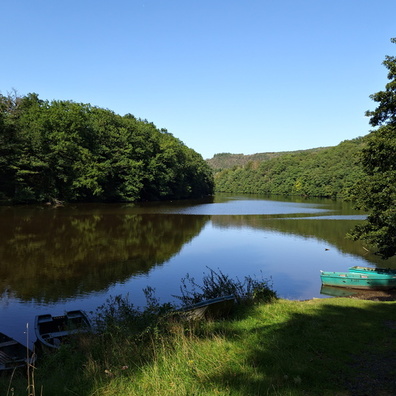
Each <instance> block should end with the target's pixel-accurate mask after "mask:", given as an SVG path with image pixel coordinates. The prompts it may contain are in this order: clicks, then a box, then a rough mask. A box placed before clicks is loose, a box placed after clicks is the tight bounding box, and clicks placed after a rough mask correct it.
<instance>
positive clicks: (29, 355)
mask: <svg viewBox="0 0 396 396" xmlns="http://www.w3.org/2000/svg"><path fill="white" fill-rule="evenodd" d="M34 359H35V355H34V354H33V352H32V351H31V350H30V349H28V348H27V347H25V346H24V345H22V344H21V343H19V342H18V341H16V340H14V339H13V338H11V337H9V336H7V335H6V334H3V333H0V372H7V371H9V370H15V369H16V368H22V367H26V366H27V365H33V364H34Z"/></svg>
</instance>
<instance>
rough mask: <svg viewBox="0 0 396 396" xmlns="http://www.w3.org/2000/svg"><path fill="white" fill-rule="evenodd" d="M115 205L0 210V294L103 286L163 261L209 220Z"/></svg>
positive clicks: (48, 296)
mask: <svg viewBox="0 0 396 396" xmlns="http://www.w3.org/2000/svg"><path fill="white" fill-rule="evenodd" d="M92 209H94V208H92ZM96 209H97V208H96ZM112 209H116V208H114V207H113V208H112ZM119 209H120V208H118V210H116V211H115V212H116V213H114V212H113V213H108V212H106V211H105V212H102V213H100V212H96V210H94V213H89V212H87V211H86V210H84V207H83V208H82V210H81V211H79V210H76V209H73V208H60V209H56V210H54V209H44V210H43V209H40V208H33V209H30V210H28V208H9V209H8V210H3V211H2V213H1V219H2V227H1V230H0V241H1V244H0V262H1V266H0V279H1V280H0V295H1V294H3V295H4V294H12V295H13V296H16V297H18V298H20V299H23V300H31V299H34V300H37V301H41V302H44V301H47V302H48V301H57V300H59V299H64V298H68V297H71V296H75V295H80V294H86V293H90V292H93V291H98V290H103V289H106V288H108V287H109V285H111V284H113V283H115V282H122V281H125V280H126V279H129V278H130V277H131V276H132V275H134V274H141V273H147V272H148V271H149V270H150V268H152V267H153V266H155V265H161V264H162V263H164V262H166V261H167V260H169V259H170V258H171V257H172V256H174V255H175V254H177V253H178V252H179V251H180V249H181V248H182V246H183V245H184V244H185V243H187V242H189V241H190V240H191V239H192V238H193V237H195V236H196V235H198V234H199V232H200V230H201V229H202V227H203V225H204V224H205V222H207V221H208V218H205V217H200V218H199V219H195V221H190V218H189V217H186V216H169V215H166V214H162V215H160V214H157V215H140V214H133V213H128V212H127V213H125V212H124V213H118V214H117V211H118V212H119Z"/></svg>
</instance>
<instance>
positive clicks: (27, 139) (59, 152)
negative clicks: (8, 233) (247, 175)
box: [0, 93, 214, 203]
mask: <svg viewBox="0 0 396 396" xmlns="http://www.w3.org/2000/svg"><path fill="white" fill-rule="evenodd" d="M213 186H214V183H213V176H212V171H211V169H210V167H209V166H208V164H207V163H206V162H205V161H204V160H203V158H202V156H201V155H200V154H198V153H196V152H195V151H194V150H192V149H190V148H188V147H187V146H186V145H184V144H183V143H182V142H181V141H180V140H179V139H177V138H175V137H174V136H173V135H172V134H170V133H168V132H167V131H166V130H165V129H161V130H159V129H157V128H156V127H155V125H154V124H153V123H150V122H148V121H146V120H141V119H136V118H135V117H134V116H133V115H131V114H126V115H124V116H120V115H117V114H115V113H114V112H112V111H110V110H107V109H103V108H99V107H94V106H91V105H90V104H81V103H75V102H73V101H51V102H49V101H46V100H41V99H39V97H38V95H37V94H35V93H32V94H28V95H26V96H23V97H21V96H18V95H16V94H8V95H1V94H0V201H3V202H19V203H22V202H23V203H35V202H57V201H67V202H73V201H102V202H112V201H144V200H164V199H183V198H195V197H201V196H205V195H208V194H211V193H212V192H213Z"/></svg>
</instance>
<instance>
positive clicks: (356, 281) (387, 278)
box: [320, 271, 396, 290]
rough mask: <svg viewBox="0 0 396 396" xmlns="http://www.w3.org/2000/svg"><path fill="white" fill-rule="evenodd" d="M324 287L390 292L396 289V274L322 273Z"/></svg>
mask: <svg viewBox="0 0 396 396" xmlns="http://www.w3.org/2000/svg"><path fill="white" fill-rule="evenodd" d="M320 279H321V281H322V285H325V286H337V287H345V288H350V289H363V290H390V289H395V288H396V274H388V273H375V272H373V273H370V272H328V271H320Z"/></svg>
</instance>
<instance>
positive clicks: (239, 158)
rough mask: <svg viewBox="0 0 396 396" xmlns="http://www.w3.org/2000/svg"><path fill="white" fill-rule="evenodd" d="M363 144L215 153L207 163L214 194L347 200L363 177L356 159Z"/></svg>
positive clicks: (361, 141)
mask: <svg viewBox="0 0 396 396" xmlns="http://www.w3.org/2000/svg"><path fill="white" fill-rule="evenodd" d="M364 145H365V138H364V137H360V138H356V139H353V140H345V141H344V142H341V143H340V144H339V145H338V146H335V147H326V148H325V147H323V148H317V149H311V150H300V151H291V152H283V153H263V154H255V155H250V156H248V155H246V156H245V155H242V154H235V155H233V154H217V155H215V156H214V157H213V158H212V160H209V161H211V162H209V161H208V162H209V164H210V166H211V167H212V168H214V169H215V170H214V172H215V173H214V178H215V191H217V192H227V193H251V194H279V195H301V196H316V197H337V196H343V197H348V196H349V195H350V191H351V188H352V187H353V186H354V184H355V183H356V182H357V181H359V180H360V179H361V178H362V175H363V171H362V169H361V165H360V164H359V162H358V161H357V158H358V155H359V153H360V152H361V150H362V148H363V147H364Z"/></svg>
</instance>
